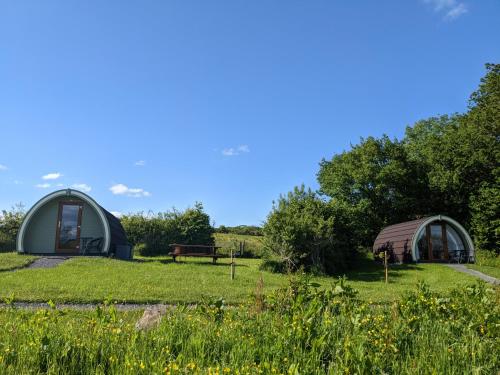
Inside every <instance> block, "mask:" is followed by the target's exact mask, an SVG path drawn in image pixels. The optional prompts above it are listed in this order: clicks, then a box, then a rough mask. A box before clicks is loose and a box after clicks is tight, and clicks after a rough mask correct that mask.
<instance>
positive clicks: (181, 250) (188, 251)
mask: <svg viewBox="0 0 500 375" xmlns="http://www.w3.org/2000/svg"><path fill="white" fill-rule="evenodd" d="M169 246H170V247H172V248H173V251H171V252H170V253H168V255H171V256H172V258H173V259H174V262H175V259H176V258H177V257H179V256H182V257H207V258H212V263H213V264H215V263H216V262H217V259H218V258H221V257H222V256H223V255H221V254H217V249H220V246H212V245H184V244H177V243H174V244H170V245H169Z"/></svg>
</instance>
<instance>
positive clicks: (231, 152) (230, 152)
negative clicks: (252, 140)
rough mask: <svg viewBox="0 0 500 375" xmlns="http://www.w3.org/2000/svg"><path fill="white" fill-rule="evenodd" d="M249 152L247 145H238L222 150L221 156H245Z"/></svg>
mask: <svg viewBox="0 0 500 375" xmlns="http://www.w3.org/2000/svg"><path fill="white" fill-rule="evenodd" d="M248 152H250V147H248V145H239V146H238V147H236V148H234V147H229V148H225V149H223V150H222V155H224V156H236V155H240V154H246V153H248Z"/></svg>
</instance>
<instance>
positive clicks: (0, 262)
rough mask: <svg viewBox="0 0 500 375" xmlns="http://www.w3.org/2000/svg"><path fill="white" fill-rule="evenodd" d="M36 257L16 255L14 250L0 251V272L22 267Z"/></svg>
mask: <svg viewBox="0 0 500 375" xmlns="http://www.w3.org/2000/svg"><path fill="white" fill-rule="evenodd" d="M36 258H37V257H34V256H28V255H27V256H22V255H18V254H17V253H15V252H10V253H0V272H2V271H9V270H13V269H16V268H21V267H24V266H26V265H28V264H30V263H31V262H33V260H35V259H36Z"/></svg>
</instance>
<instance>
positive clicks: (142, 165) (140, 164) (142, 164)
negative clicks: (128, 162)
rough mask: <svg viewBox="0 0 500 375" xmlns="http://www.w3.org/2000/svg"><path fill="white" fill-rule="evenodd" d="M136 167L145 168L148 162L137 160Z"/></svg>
mask: <svg viewBox="0 0 500 375" xmlns="http://www.w3.org/2000/svg"><path fill="white" fill-rule="evenodd" d="M134 165H136V166H138V167H144V166H145V165H146V160H137V161H136V162H135V163H134Z"/></svg>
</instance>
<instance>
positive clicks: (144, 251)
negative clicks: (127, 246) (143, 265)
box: [132, 242, 152, 256]
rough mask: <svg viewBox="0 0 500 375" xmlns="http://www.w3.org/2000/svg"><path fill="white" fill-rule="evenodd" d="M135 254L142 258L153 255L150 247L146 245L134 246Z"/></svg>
mask: <svg viewBox="0 0 500 375" xmlns="http://www.w3.org/2000/svg"><path fill="white" fill-rule="evenodd" d="M132 250H133V252H134V255H142V256H150V255H152V254H151V253H150V250H149V248H148V245H146V244H145V243H142V242H141V243H138V244H135V245H134V248H133V249H132Z"/></svg>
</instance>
